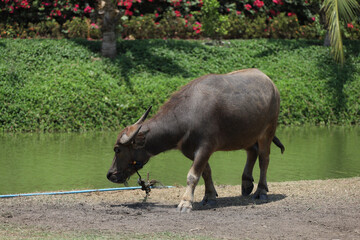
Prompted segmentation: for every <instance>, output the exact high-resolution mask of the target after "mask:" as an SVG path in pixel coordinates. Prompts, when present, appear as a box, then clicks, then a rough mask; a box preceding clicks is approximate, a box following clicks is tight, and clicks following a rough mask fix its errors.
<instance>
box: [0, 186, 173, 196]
mask: <svg viewBox="0 0 360 240" xmlns="http://www.w3.org/2000/svg"><path fill="white" fill-rule="evenodd" d="M172 187H173V186H164V187H151V188H172ZM135 189H141V187H140V186H139V187H121V188H101V189H88V190H78V191H64V192H42V193H20V194H8V195H0V198H12V197H29V196H39V195H63V194H75V193H90V192H108V191H120V190H135Z"/></svg>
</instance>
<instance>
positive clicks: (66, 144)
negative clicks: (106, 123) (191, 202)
mask: <svg viewBox="0 0 360 240" xmlns="http://www.w3.org/2000/svg"><path fill="white" fill-rule="evenodd" d="M117 134H118V133H117V132H95V133H55V134H1V135H0V146H1V147H0V194H12V193H28V192H43V191H57V190H74V189H77V190H78V189H93V188H111V187H121V186H123V185H118V184H114V183H111V182H109V181H108V180H107V178H106V173H107V171H108V169H109V167H110V165H111V162H112V159H113V145H114V143H115V140H116V136H117ZM276 135H277V136H278V137H279V139H280V140H281V141H282V143H283V144H284V145H285V148H286V150H285V153H284V154H283V155H281V154H280V149H278V148H277V147H276V146H275V145H274V144H273V145H272V148H271V155H270V166H269V169H268V181H269V182H271V181H272V182H274V181H292V180H304V179H329V178H344V177H355V176H360V144H359V140H360V127H359V126H353V127H330V128H327V127H281V128H279V129H278V130H277V134H276ZM245 162H246V153H245V151H241V150H240V151H233V152H217V153H215V154H213V156H212V157H211V158H210V166H211V167H212V172H213V179H214V182H215V183H216V184H231V185H236V184H240V183H241V174H242V171H243V168H244V166H245ZM190 166H191V161H190V160H188V159H187V158H186V157H184V156H183V155H182V154H181V153H180V152H179V151H175V150H174V151H169V152H166V153H161V154H159V155H157V156H155V157H153V158H152V159H151V160H150V161H149V162H148V163H147V165H146V166H145V167H144V168H143V169H142V170H141V171H140V174H142V176H143V178H145V177H146V173H147V172H149V173H150V179H156V180H159V181H161V182H162V183H163V184H164V185H185V184H186V175H187V172H188V170H189V168H190ZM254 178H255V181H258V179H259V167H258V165H256V166H255V168H254ZM136 180H137V175H134V176H132V177H131V179H130V181H129V184H130V186H136V185H137V184H136ZM200 184H203V182H202V181H201V182H200Z"/></svg>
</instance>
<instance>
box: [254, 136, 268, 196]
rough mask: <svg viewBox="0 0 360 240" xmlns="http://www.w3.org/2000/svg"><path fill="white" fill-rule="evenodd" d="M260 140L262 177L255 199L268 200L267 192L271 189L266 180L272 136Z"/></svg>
mask: <svg viewBox="0 0 360 240" xmlns="http://www.w3.org/2000/svg"><path fill="white" fill-rule="evenodd" d="M269 139H270V140H268V139H263V140H261V141H259V166H260V179H259V184H258V188H257V190H256V192H255V193H254V196H253V198H254V199H260V200H267V199H268V196H267V192H268V191H269V189H268V186H267V181H266V173H267V169H268V166H269V161H270V158H269V155H270V144H271V141H272V137H271V138H269Z"/></svg>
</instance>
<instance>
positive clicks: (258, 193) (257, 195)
mask: <svg viewBox="0 0 360 240" xmlns="http://www.w3.org/2000/svg"><path fill="white" fill-rule="evenodd" d="M252 198H253V199H259V200H262V201H268V200H269V197H268V195H267V193H266V190H263V189H261V190H259V189H258V190H256V192H255V193H254V195H253V197H252Z"/></svg>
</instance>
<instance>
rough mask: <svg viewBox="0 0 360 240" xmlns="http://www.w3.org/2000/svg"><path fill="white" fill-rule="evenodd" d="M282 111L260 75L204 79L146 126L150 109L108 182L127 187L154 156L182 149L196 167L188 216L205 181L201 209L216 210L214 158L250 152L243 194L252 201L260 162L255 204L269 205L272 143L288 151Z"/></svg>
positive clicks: (121, 147)
mask: <svg viewBox="0 0 360 240" xmlns="http://www.w3.org/2000/svg"><path fill="white" fill-rule="evenodd" d="M279 105H280V96H279V92H278V90H277V88H276V86H275V85H274V83H273V82H272V81H271V79H270V78H269V77H268V76H266V75H265V74H264V73H262V72H261V71H260V70H258V69H245V70H240V71H236V72H232V73H228V74H223V75H218V74H210V75H206V76H202V77H200V78H198V79H195V80H193V81H192V82H190V83H189V84H187V85H185V86H184V87H183V88H181V89H180V90H179V91H178V92H176V93H174V94H173V95H172V97H171V98H170V99H169V100H168V101H167V102H166V103H165V104H164V105H163V106H162V107H161V108H160V110H159V112H158V113H157V114H156V115H155V116H154V117H152V118H151V119H149V120H146V121H145V119H146V117H147V115H148V113H149V111H150V109H151V107H150V108H149V109H148V110H147V111H146V112H145V114H144V115H143V116H142V117H141V118H140V119H139V120H138V121H137V122H136V123H135V124H133V125H131V126H128V127H126V128H125V129H123V130H122V131H121V132H120V134H119V135H118V137H117V140H116V143H115V147H114V151H115V157H114V160H113V162H112V166H111V167H110V169H109V171H108V174H107V178H108V179H109V180H110V181H112V182H115V183H124V182H126V180H127V179H128V178H129V177H130V176H131V175H132V174H134V173H135V172H136V171H137V170H139V169H140V168H142V167H143V166H144V165H145V164H146V163H147V162H148V161H149V159H150V158H151V157H152V156H154V155H157V154H159V153H161V152H164V151H166V150H169V149H179V150H180V151H181V152H182V153H183V154H184V155H185V156H186V157H188V158H189V159H191V160H192V161H193V164H192V166H191V168H190V170H189V172H188V174H187V187H186V191H185V193H184V195H183V196H182V199H181V201H180V204H179V205H178V210H179V211H181V212H189V211H190V210H191V209H192V202H193V199H194V190H195V187H196V185H197V183H198V181H199V178H200V176H202V177H203V178H204V182H205V196H204V199H203V201H202V203H203V204H206V203H209V204H210V203H211V204H214V201H215V198H216V197H217V193H216V190H215V187H214V184H213V181H212V177H211V169H210V165H209V163H208V159H209V157H210V155H211V154H212V153H213V152H215V151H230V150H238V149H245V150H246V152H247V162H246V165H245V169H244V172H243V174H242V194H243V195H249V194H250V193H251V192H252V190H253V187H254V184H253V181H254V180H253V177H252V171H253V168H254V164H255V162H256V159H257V157H258V156H259V165H260V180H259V183H258V187H257V190H256V192H255V193H254V198H260V199H266V198H267V192H268V187H267V182H266V172H267V168H268V165H269V154H270V145H271V142H272V141H273V142H274V143H275V144H276V145H277V146H278V147H279V148H281V151H282V152H283V151H284V146H283V145H282V144H281V142H280V140H279V139H278V138H276V136H275V131H276V126H277V120H278V115H279Z"/></svg>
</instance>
